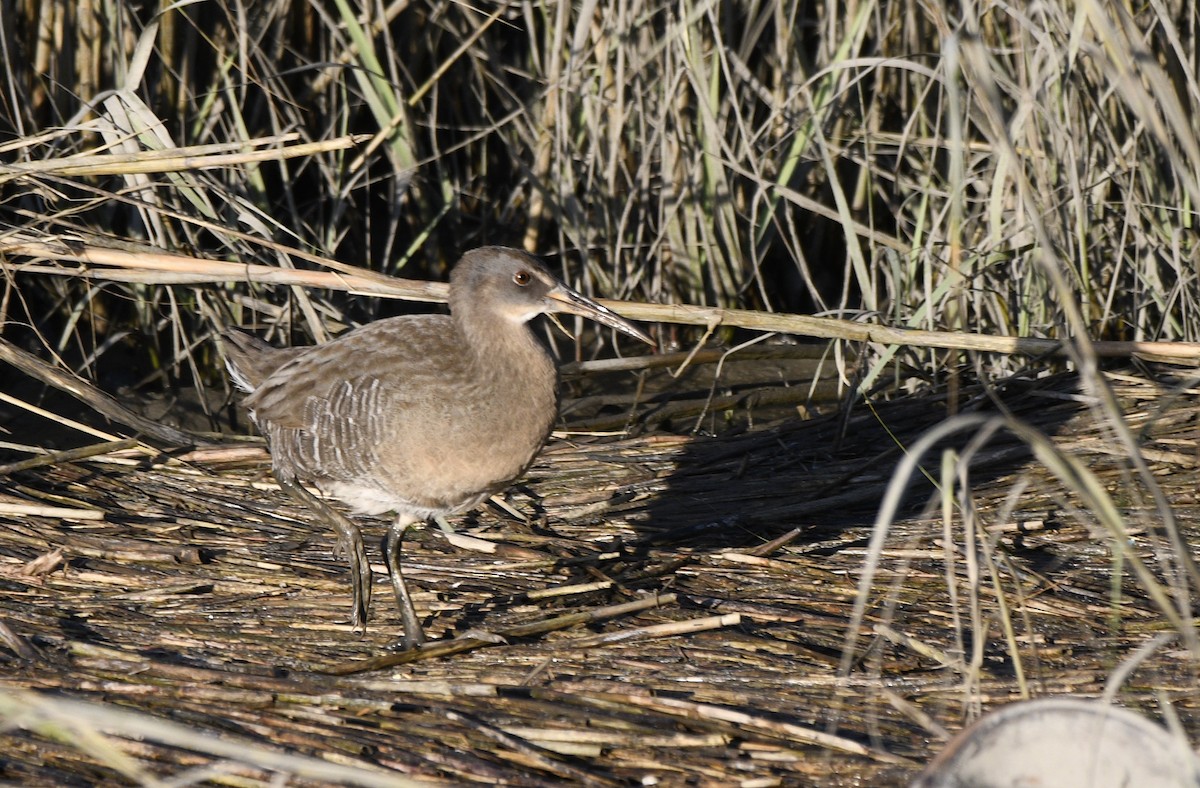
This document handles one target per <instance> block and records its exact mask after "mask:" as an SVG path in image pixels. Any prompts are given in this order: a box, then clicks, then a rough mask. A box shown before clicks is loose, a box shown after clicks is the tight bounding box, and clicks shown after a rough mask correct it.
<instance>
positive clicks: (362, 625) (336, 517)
mask: <svg viewBox="0 0 1200 788" xmlns="http://www.w3.org/2000/svg"><path fill="white" fill-rule="evenodd" d="M276 478H277V479H278V477H276ZM278 481H279V486H280V487H282V488H283V489H285V490H287V491H288V493H289V494H290V495H291V496H292V497H293V498H295V499H296V500H297V501H299V502H301V503H303V504H304V505H305V506H308V507H309V508H310V509H312V510H313V511H314V512H316V513H317V515H318V516H319V517H321V518H323V519H324V520H325V521H326V522H327V523H329V524H330V525H332V526H333V527H334V530H336V531H337V535H338V550H339V551H341V552H342V553H345V554H346V559H347V560H348V561H349V562H350V592H351V597H352V599H353V605H354V608H353V610H351V611H350V625H351V626H353V627H354V628H355V629H363V630H366V628H367V611H368V610H369V609H370V607H371V564H370V563H369V562H368V561H367V551H366V548H365V547H363V538H362V532H361V531H359V530H358V526H357V525H355V524H354V523H352V522H350V520H349V519H348V518H347V517H346V516H345V515H344V514H342V513H341V512H339V511H337V510H336V509H334V508H333V507H332V506H330V505H329V504H327V503H325V502H324V501H322V500H321V499H320V498H318V497H317V496H315V495H313V494H312V493H310V492H309V491H308V490H306V489H304V488H303V487H301V486H300V484H299V483H298V482H297V481H295V480H294V479H278Z"/></svg>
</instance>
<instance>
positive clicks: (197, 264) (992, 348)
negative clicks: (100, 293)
mask: <svg viewBox="0 0 1200 788" xmlns="http://www.w3.org/2000/svg"><path fill="white" fill-rule="evenodd" d="M0 255H10V256H14V257H29V258H34V259H40V260H57V261H63V262H76V263H82V264H83V265H82V266H79V267H70V268H60V267H56V266H45V265H28V264H26V265H16V266H13V270H14V271H26V272H35V273H38V274H45V275H53V276H69V277H79V278H83V279H99V280H106V279H108V280H116V281H120V280H121V279H122V278H123V277H125V276H127V275H128V274H129V273H130V272H146V271H154V272H157V273H158V274H160V278H159V279H157V280H156V281H157V282H158V283H159V284H171V283H186V284H192V285H194V284H200V283H210V284H215V283H221V282H253V283H259V284H287V285H304V286H308V287H318V288H324V289H328V290H345V291H347V292H351V293H361V294H368V295H375V296H379V297H382V298H399V299H404V300H413V301H424V302H429V301H434V302H444V301H445V300H446V294H447V292H448V287H447V285H446V284H445V283H443V282H427V281H420V280H410V279H399V278H395V277H389V276H385V275H382V274H377V273H375V272H372V271H369V270H366V269H356V268H353V267H352V266H346V265H345V264H341V263H337V262H336V261H332V260H321V261H320V262H321V263H322V264H324V265H326V266H327V267H329V268H334V269H337V270H336V271H302V270H295V269H282V268H276V267H274V266H267V265H256V264H243V263H232V262H225V261H218V260H204V259H200V258H195V257H187V256H184V255H176V254H169V253H165V252H137V251H134V252H131V251H125V250H118V249H111V248H106V247H100V246H94V245H89V244H81V243H76V242H62V241H60V240H58V239H54V238H49V239H33V238H30V237H28V236H24V237H22V236H13V237H10V238H9V239H7V240H5V241H4V242H0ZM309 257H310V258H311V255H309ZM87 266H103V268H89V267H87ZM600 302H601V303H602V304H604V305H605V306H607V307H609V308H611V309H614V310H615V311H617V312H618V313H620V314H621V315H623V316H625V317H627V318H629V319H631V320H640V321H644V322H653V323H676V324H681V325H694V326H706V327H708V328H710V329H713V328H717V327H720V326H724V327H736V328H745V329H751V330H757V331H765V332H775V333H782V334H794V335H797V336H807V337H815V338H819V339H841V340H847V341H851V342H870V343H876V344H883V345H906V346H913V347H929V348H942V349H951V350H967V351H978V352H987V353H1006V354H1020V355H1027V356H1047V355H1051V356H1065V355H1068V349H1069V347H1070V346H1071V343H1072V341H1077V340H1060V339H1045V338H1041V337H1015V336H992V335H985V334H972V333H967V332H959V331H924V330H918V329H908V328H896V327H893V326H883V325H871V324H866V323H858V322H854V321H850V320H838V319H834V318H826V317H811V316H808V315H795V314H781V313H772V312H759V311H754V310H747V309H722V308H717V307H701V306H693V305H689V304H643V303H636V302H628V301H612V300H605V299H600ZM1091 345H1092V347H1093V348H1094V350H1095V353H1096V355H1098V356H1102V357H1109V358H1128V357H1131V356H1139V357H1143V358H1147V359H1151V360H1163V361H1171V362H1175V363H1187V364H1197V363H1200V343H1197V342H1141V341H1109V340H1098V341H1093V342H1091Z"/></svg>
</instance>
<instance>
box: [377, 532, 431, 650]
mask: <svg viewBox="0 0 1200 788" xmlns="http://www.w3.org/2000/svg"><path fill="white" fill-rule="evenodd" d="M416 521H417V518H415V517H413V516H412V515H409V514H401V515H398V516H397V517H396V521H395V522H394V523H392V526H391V527H390V528H389V529H388V535H387V542H386V544H385V546H384V556H383V558H384V563H386V564H387V568H388V574H389V575H390V576H391V578H392V588H393V589H395V591H396V606H397V607H399V608H400V621H401V623H403V624H404V637H403V639H402V640H401V641H400V642H401V644H402V645H403V646H404V649H405V651H407V650H408V649H410V648H416V647H417V646H420V645H421V644H423V643H424V642H425V630H424V629H422V628H421V620H420V619H419V618H417V610H416V608H414V607H413V603H412V596H411V595H410V594H409V593H408V586H406V585H404V575H403V574H401V572H400V543H401V542H402V541H403V540H404V532H405V531H407V530H408V527H409V526H410V525H412V524H413V523H415V522H416Z"/></svg>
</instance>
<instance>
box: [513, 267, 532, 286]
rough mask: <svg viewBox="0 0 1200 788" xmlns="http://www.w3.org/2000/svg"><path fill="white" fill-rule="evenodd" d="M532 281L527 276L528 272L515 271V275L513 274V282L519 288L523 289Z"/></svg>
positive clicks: (530, 277)
mask: <svg viewBox="0 0 1200 788" xmlns="http://www.w3.org/2000/svg"><path fill="white" fill-rule="evenodd" d="M532 281H533V277H532V276H530V275H529V272H528V271H517V272H516V273H515V274H513V282H515V283H516V284H517V285H518V286H519V287H524V286H525V285H527V284H529V283H530V282H532Z"/></svg>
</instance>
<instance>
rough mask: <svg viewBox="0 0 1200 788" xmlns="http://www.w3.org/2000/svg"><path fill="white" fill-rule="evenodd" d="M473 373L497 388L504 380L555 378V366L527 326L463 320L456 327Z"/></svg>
mask: <svg viewBox="0 0 1200 788" xmlns="http://www.w3.org/2000/svg"><path fill="white" fill-rule="evenodd" d="M459 326H460V330H461V331H462V333H463V340H464V342H465V346H466V347H467V349H468V350H469V351H470V353H471V356H472V360H473V362H474V366H475V369H476V374H477V375H478V376H480V377H483V378H487V379H490V380H492V381H493V383H494V384H496V385H497V386H501V385H503V383H504V382H505V381H510V380H511V381H513V382H514V383H520V382H522V381H524V382H526V383H528V382H531V381H534V380H541V379H555V380H556V379H557V374H558V370H557V365H556V364H555V363H554V359H553V358H552V357H551V356H550V353H549V352H548V351H547V350H546V348H545V347H543V346H542V344H541V343H540V342H538V341H537V338H536V337H535V336H534V335H533V330H532V329H531V328H530V326H529V324H528V323H516V322H510V321H508V320H504V319H502V318H500V319H495V318H494V319H491V320H472V319H470V318H469V316H468V319H465V320H463V321H462V322H461V323H460V324H459Z"/></svg>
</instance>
